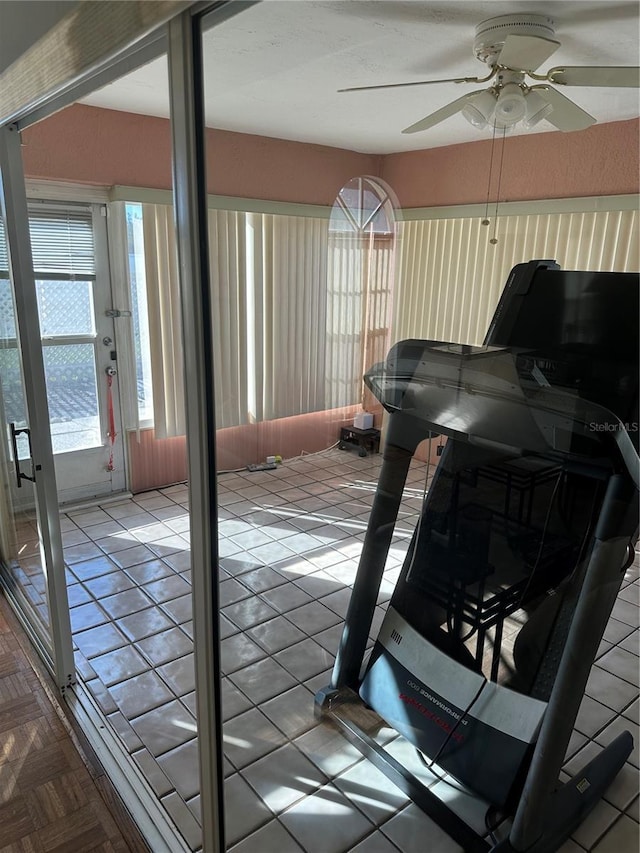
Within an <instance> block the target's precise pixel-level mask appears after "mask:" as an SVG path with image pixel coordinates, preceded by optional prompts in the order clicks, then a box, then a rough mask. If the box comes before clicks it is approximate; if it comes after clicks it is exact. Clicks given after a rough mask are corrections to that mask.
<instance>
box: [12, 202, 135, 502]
mask: <svg viewBox="0 0 640 853" xmlns="http://www.w3.org/2000/svg"><path fill="white" fill-rule="evenodd" d="M29 226H30V232H31V242H32V251H33V264H34V270H35V278H36V289H37V294H38V313H39V317H40V333H41V336H42V352H43V359H44V367H45V376H46V383H47V397H48V402H49V416H50V425H51V438H52V444H53V453H54V460H55V469H56V482H57V486H58V499H59V501H60V503H69V502H74V501H78V500H83V499H87V498H92V497H104V496H108V495H111V494H113V493H114V492H121V491H123V490H124V488H125V484H126V483H125V470H124V452H123V442H122V435H121V429H120V400H119V393H118V375H117V353H116V350H115V344H114V329H113V319H112V317H110V316H109V311H110V309H111V307H112V303H111V285H110V276H109V265H108V251H107V236H106V217H105V208H104V206H103V205H87V204H78V205H73V204H68V203H67V204H64V205H56V204H49V203H34V204H31V205H30V207H29Z"/></svg>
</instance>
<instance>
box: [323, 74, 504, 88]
mask: <svg viewBox="0 0 640 853" xmlns="http://www.w3.org/2000/svg"><path fill="white" fill-rule="evenodd" d="M491 77H493V74H490V75H489V77H483V78H481V77H451V78H449V79H447V80H417V81H416V82H415V83H382V84H381V85H379V86H350V87H349V88H348V89H338V92H366V91H367V90H368V89H403V88H406V87H407V86H430V85H431V84H432V83H484V82H486V81H487V80H490V79H491Z"/></svg>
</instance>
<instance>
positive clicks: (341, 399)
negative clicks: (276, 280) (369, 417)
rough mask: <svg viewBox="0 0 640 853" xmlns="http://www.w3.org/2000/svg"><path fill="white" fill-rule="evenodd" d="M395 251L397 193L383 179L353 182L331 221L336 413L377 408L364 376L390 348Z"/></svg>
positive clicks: (330, 334) (330, 347)
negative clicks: (357, 407) (349, 408)
mask: <svg viewBox="0 0 640 853" xmlns="http://www.w3.org/2000/svg"><path fill="white" fill-rule="evenodd" d="M394 248H395V216H394V202H393V200H392V193H391V190H390V189H389V188H388V187H387V186H386V185H385V184H384V183H383V182H382V181H380V180H379V179H377V178H371V177H358V178H353V179H352V180H350V181H349V182H348V183H347V184H345V186H344V187H342V189H341V190H340V192H339V193H338V195H337V197H336V200H335V202H334V204H333V209H332V211H331V218H330V221H329V258H328V265H327V266H328V269H327V279H328V281H327V350H326V352H327V365H326V377H327V394H328V398H329V399H330V400H331V403H332V405H333V406H334V407H338V406H349V405H353V404H358V403H359V404H361V405H362V406H363V408H365V409H366V408H370V407H371V406H372V405H374V401H373V399H372V398H371V397H370V395H369V392H368V391H367V389H366V387H365V385H364V382H363V375H364V373H365V372H366V371H367V370H368V368H369V367H371V366H372V365H373V364H375V363H376V362H378V361H381V360H382V359H384V357H385V355H386V351H387V349H388V345H389V331H390V326H391V311H392V305H393V284H394Z"/></svg>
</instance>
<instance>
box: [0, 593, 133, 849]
mask: <svg viewBox="0 0 640 853" xmlns="http://www.w3.org/2000/svg"><path fill="white" fill-rule="evenodd" d="M81 737H82V736H81V735H80V734H79V733H78V732H76V731H74V728H73V725H72V723H71V722H70V721H69V720H68V719H66V718H65V715H64V713H63V710H62V707H61V706H60V705H59V704H58V702H57V698H56V695H55V691H54V689H53V686H52V685H51V682H50V680H49V677H48V674H47V673H46V671H45V670H44V668H43V667H42V666H41V664H40V663H39V661H38V660H37V659H36V658H35V654H34V652H33V651H32V650H31V649H30V648H29V646H28V639H27V637H26V635H25V634H24V633H23V630H22V628H21V626H20V624H19V623H18V621H17V620H16V618H15V616H14V614H13V613H12V611H11V610H10V608H9V605H8V603H7V602H6V600H5V599H4V597H3V596H2V594H1V593H0V853H89V852H90V851H96V853H97V851H100V853H148V848H147V846H146V845H145V844H144V842H143V841H142V839H141V837H140V835H139V833H138V831H137V829H136V827H135V825H134V824H133V822H132V820H131V818H130V816H129V815H128V813H127V812H126V810H125V809H124V807H123V805H122V803H121V802H120V800H119V798H118V797H117V794H116V793H115V792H114V790H113V788H112V786H111V783H110V782H109V780H108V779H107V777H106V776H105V774H104V771H103V770H102V768H101V767H100V765H99V763H98V762H97V760H96V759H95V756H94V755H93V754H92V752H91V750H90V748H88V745H87V744H83V743H82V742H81Z"/></svg>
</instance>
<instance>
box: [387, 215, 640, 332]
mask: <svg viewBox="0 0 640 853" xmlns="http://www.w3.org/2000/svg"><path fill="white" fill-rule="evenodd" d="M490 230H491V229H490V228H487V227H485V226H482V225H481V221H480V218H479V217H478V218H459V219H453V218H452V219H432V220H416V221H405V222H402V223H400V225H399V263H398V282H397V290H396V300H395V307H394V315H393V327H392V339H393V341H399V340H402V339H404V338H414V337H415V338H431V339H434V340H441V341H455V342H457V343H466V344H481V343H482V341H483V339H484V336H485V333H486V331H487V328H488V326H489V322H490V321H491V317H492V316H493V312H494V310H495V307H496V305H497V303H498V300H499V298H500V294H501V293H502V289H503V287H504V285H505V283H506V280H507V276H508V274H509V271H510V270H511V268H512V267H513V266H515V264H517V263H521V262H526V261H529V260H531V259H533V258H550V259H553V260H556V261H557V262H558V263H559V264H560V266H561V267H562V268H563V269H583V270H594V271H597V270H611V271H618V272H625V271H630V270H637V269H638V264H639V262H640V258H639V239H638V213H637V211H636V210H612V211H597V212H589V213H546V214H544V213H538V214H529V215H511V216H503V217H500V219H499V221H498V243H497V244H496V245H492V244H491V243H490V242H489V238H490V236H491V234H490V233H489V232H490Z"/></svg>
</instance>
